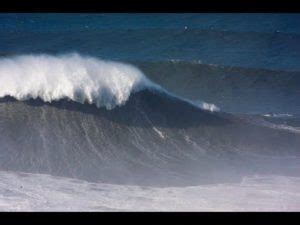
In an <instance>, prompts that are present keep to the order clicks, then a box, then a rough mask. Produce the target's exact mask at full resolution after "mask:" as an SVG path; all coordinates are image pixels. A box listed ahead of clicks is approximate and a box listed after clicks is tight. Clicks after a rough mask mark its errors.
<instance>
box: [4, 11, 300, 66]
mask: <svg viewBox="0 0 300 225" xmlns="http://www.w3.org/2000/svg"><path fill="white" fill-rule="evenodd" d="M0 43H1V45H0V52H1V53H2V54H20V53H37V52H39V53H40V52H42V53H45V52H46V53H62V52H70V51H77V52H79V53H85V54H89V55H94V56H99V57H102V58H107V59H119V60H130V59H140V60H165V59H173V60H174V59H177V60H200V61H201V62H203V63H210V64H218V65H230V66H233V65H234V66H242V67H254V68H269V69H278V70H299V69H300V63H299V62H300V15H299V14H1V15H0Z"/></svg>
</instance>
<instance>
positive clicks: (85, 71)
mask: <svg viewBox="0 0 300 225" xmlns="http://www.w3.org/2000/svg"><path fill="white" fill-rule="evenodd" d="M144 89H152V90H156V91H159V92H164V93H167V94H168V95H170V96H172V97H176V98H180V97H179V96H176V95H174V94H172V93H169V92H168V91H166V90H165V89H163V88H162V87H160V86H159V85H157V84H155V83H154V82H152V81H150V80H149V79H148V78H147V77H146V76H145V75H144V74H143V73H142V72H141V71H140V70H139V69H138V68H135V67H134V66H131V65H128V64H124V63H120V62H112V61H103V60H100V59H96V58H93V57H89V56H81V55H79V54H77V53H73V54H65V55H60V56H51V55H46V54H40V55H21V56H15V57H10V58H3V59H0V98H4V97H6V96H11V97H13V98H16V99H17V100H28V99H30V98H32V99H37V98H40V99H42V100H43V101H45V102H52V101H57V100H60V99H69V100H72V101H75V102H79V103H86V102H87V103H90V104H95V105H96V106H97V107H102V106H103V107H105V108H106V109H113V108H114V107H116V106H120V105H123V104H125V102H126V101H127V100H128V98H129V96H130V94H131V93H135V92H138V91H141V90H144ZM181 99H182V100H184V101H186V102H189V103H190V104H193V105H195V106H197V107H200V108H202V109H206V110H209V111H214V110H218V107H216V106H215V105H213V104H208V103H205V102H199V103H197V104H195V103H194V102H192V101H189V100H187V99H183V98H181Z"/></svg>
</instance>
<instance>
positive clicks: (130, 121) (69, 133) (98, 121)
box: [0, 54, 300, 185]
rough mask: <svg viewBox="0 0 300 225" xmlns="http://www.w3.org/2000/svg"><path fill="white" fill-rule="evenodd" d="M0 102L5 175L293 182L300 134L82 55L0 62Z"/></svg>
mask: <svg viewBox="0 0 300 225" xmlns="http://www.w3.org/2000/svg"><path fill="white" fill-rule="evenodd" d="M0 96H1V97H2V98H1V101H0V124H1V125H0V169H2V170H13V171H22V172H34V173H46V174H52V175H59V176H67V177H76V178H80V179H84V180H89V181H105V182H110V183H127V184H147V185H187V184H198V183H201V182H202V183H205V182H215V181H221V180H222V179H223V180H226V179H227V180H228V179H235V178H236V177H237V176H240V175H243V174H245V173H255V172H257V171H258V170H263V171H265V172H266V171H267V172H268V171H269V172H272V173H274V172H276V173H278V174H279V173H280V174H283V173H290V174H291V173H292V174H296V173H297V168H296V167H293V165H294V164H293V163H292V162H293V161H297V159H298V157H299V154H300V152H299V146H300V137H299V132H295V131H294V130H291V129H281V128H280V127H278V126H276V127H275V126H271V125H269V124H266V123H264V124H260V121H253V120H252V119H249V118H248V117H245V118H243V117H237V116H235V115H232V114H228V113H224V112H211V111H214V110H213V109H214V107H212V106H210V105H209V106H207V105H205V103H202V105H201V104H200V106H201V107H199V104H198V105H196V104H194V103H193V102H191V101H189V100H186V99H182V98H181V97H178V96H175V95H173V94H171V93H169V92H167V91H165V90H164V89H163V88H162V87H160V86H159V85H157V84H155V83H153V82H151V81H150V80H148V78H147V77H146V76H145V75H144V74H143V73H142V72H141V71H140V70H138V69H136V68H135V67H133V66H130V65H126V64H122V63H116V62H108V61H102V60H99V59H96V58H92V57H87V56H80V55H78V54H71V55H61V56H49V55H27V56H17V57H10V58H3V59H1V60H0ZM8 96H10V97H12V98H9V97H8ZM18 100H22V101H18ZM70 100H72V101H70ZM86 103H93V104H86ZM102 106H103V107H102ZM116 106H120V107H116ZM201 108H205V109H209V110H203V109H201ZM107 109H111V110H107ZM283 162H284V163H283ZM285 162H289V164H288V165H289V166H286V165H285ZM265 165H268V166H265ZM295 171H296V172H295ZM229 173H231V175H228V174H229ZM232 173H233V174H234V175H232Z"/></svg>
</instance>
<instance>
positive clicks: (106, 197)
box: [0, 171, 300, 211]
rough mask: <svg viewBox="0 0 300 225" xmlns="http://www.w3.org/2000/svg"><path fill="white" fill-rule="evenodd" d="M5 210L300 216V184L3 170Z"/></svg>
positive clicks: (0, 195) (0, 185)
mask: <svg viewBox="0 0 300 225" xmlns="http://www.w3.org/2000/svg"><path fill="white" fill-rule="evenodd" d="M0 181H1V182H0V210H1V211H299V210H300V188H299V184H300V179H299V178H297V177H284V176H271V175H269V176H253V177H245V178H244V179H243V180H242V182H239V183H227V184H226V183H223V184H222V183H219V184H211V185H199V186H189V187H165V188H158V187H142V186H129V185H114V184H106V183H89V182H86V181H83V180H76V179H70V178H63V177H54V176H50V175H45V174H30V173H14V172H5V171H0Z"/></svg>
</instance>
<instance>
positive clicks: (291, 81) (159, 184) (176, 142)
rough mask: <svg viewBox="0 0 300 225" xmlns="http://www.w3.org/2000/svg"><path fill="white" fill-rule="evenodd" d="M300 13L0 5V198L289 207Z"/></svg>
mask: <svg viewBox="0 0 300 225" xmlns="http://www.w3.org/2000/svg"><path fill="white" fill-rule="evenodd" d="M299 171H300V14H271V13H268V14H254V13H253V14H238V13H235V14H228V13H226V14H221V13H218V14H209V13H206V14H201V13H199V14H189V13H186V14H164V13H161V14H125V13H124V14H30V13H27V14H6V13H2V14H0V210H1V211H299V210H300V173H299Z"/></svg>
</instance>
